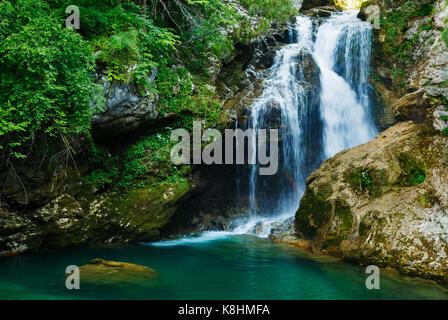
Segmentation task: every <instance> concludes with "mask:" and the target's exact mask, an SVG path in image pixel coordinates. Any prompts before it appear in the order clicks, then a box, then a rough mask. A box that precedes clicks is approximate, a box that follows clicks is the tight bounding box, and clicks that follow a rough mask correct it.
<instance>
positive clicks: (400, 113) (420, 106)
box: [393, 90, 428, 123]
mask: <svg viewBox="0 0 448 320" xmlns="http://www.w3.org/2000/svg"><path fill="white" fill-rule="evenodd" d="M427 108H428V102H427V100H426V97H425V91H424V90H418V91H415V92H412V93H409V94H407V95H405V96H403V97H401V98H400V99H398V100H396V101H395V102H394V103H393V109H394V115H395V118H396V119H397V120H398V121H407V120H412V121H414V122H415V123H423V122H424V121H425V119H426V115H427V112H428V111H427Z"/></svg>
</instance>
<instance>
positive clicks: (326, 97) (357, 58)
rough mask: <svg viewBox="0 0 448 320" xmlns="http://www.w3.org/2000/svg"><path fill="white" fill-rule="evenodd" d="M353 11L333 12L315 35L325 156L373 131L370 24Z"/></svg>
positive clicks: (366, 137) (361, 140)
mask: <svg viewBox="0 0 448 320" xmlns="http://www.w3.org/2000/svg"><path fill="white" fill-rule="evenodd" d="M356 15H357V12H356V11H348V12H344V13H342V14H335V15H333V16H332V17H331V18H329V19H328V20H327V21H326V22H325V23H323V24H322V25H321V26H320V28H319V30H318V32H317V36H316V44H315V48H314V57H315V58H316V61H317V63H318V65H319V67H320V70H321V83H322V91H321V108H320V110H321V116H322V120H323V122H324V126H325V127H324V151H325V155H326V157H327V158H330V157H332V156H334V155H335V154H336V153H338V152H340V151H341V150H344V149H348V148H351V147H354V146H356V145H359V144H362V143H365V142H367V141H369V140H371V139H373V138H374V137H375V135H376V134H377V130H376V128H375V126H374V124H373V121H372V120H371V117H370V110H369V109H370V103H369V100H370V99H369V96H368V90H367V88H368V86H369V84H368V77H369V66H370V53H371V27H370V25H369V24H368V23H365V22H362V21H361V20H359V19H357V18H356Z"/></svg>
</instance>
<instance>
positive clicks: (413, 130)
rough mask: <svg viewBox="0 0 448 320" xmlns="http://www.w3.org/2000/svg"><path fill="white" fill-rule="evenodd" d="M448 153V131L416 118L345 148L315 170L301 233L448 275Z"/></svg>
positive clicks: (378, 261) (314, 246)
mask: <svg viewBox="0 0 448 320" xmlns="http://www.w3.org/2000/svg"><path fill="white" fill-rule="evenodd" d="M447 158H448V139H447V138H446V137H443V136H440V135H435V133H434V131H433V129H431V128H430V127H427V126H423V125H415V124H413V123H412V122H403V123H400V124H398V125H396V126H394V127H392V128H390V129H388V130H387V131H385V132H384V133H382V134H380V135H379V136H378V137H377V138H376V139H375V140H373V141H371V142H368V143H366V144H364V145H361V146H358V147H356V148H353V149H350V150H346V151H343V152H341V153H339V154H338V155H336V156H335V157H334V158H332V159H330V160H328V161H326V162H325V163H324V164H323V165H322V167H321V168H320V169H319V170H317V171H315V172H314V173H313V174H312V175H311V176H310V177H309V178H308V180H307V189H306V192H305V194H304V196H303V198H302V200H301V203H300V209H299V210H298V211H297V214H296V219H295V231H296V234H297V236H296V237H297V238H298V239H300V240H301V241H302V244H303V242H307V243H308V246H309V248H310V249H311V250H314V251H323V252H328V253H331V254H335V255H338V256H341V257H343V258H346V259H349V260H353V261H358V262H360V263H362V264H364V263H366V264H367V263H369V264H375V265H378V266H380V267H394V268H396V269H398V270H400V271H401V272H403V273H405V274H409V275H417V276H420V277H424V278H431V279H435V280H440V281H448V210H447V208H448V194H447V192H446V191H447V190H448V165H447V161H446V159H447ZM290 236H291V234H289V236H288V237H286V239H288V242H291V241H292V240H291V237H290ZM276 238H277V239H280V240H281V239H282V237H281V236H279V235H277V236H276Z"/></svg>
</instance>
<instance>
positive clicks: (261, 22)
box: [0, 0, 297, 188]
mask: <svg viewBox="0 0 448 320" xmlns="http://www.w3.org/2000/svg"><path fill="white" fill-rule="evenodd" d="M145 3H146V4H147V5H146V6H145V5H144V4H145ZM236 4H241V5H242V6H243V7H244V8H246V9H247V10H248V13H249V14H250V15H253V16H256V17H257V19H256V21H258V23H253V20H251V19H248V18H247V17H246V16H244V15H242V14H241V13H238V11H237V10H236V9H235V7H234V6H232V5H229V3H227V2H224V1H223V0H201V1H192V0H173V1H163V2H162V1H160V0H151V1H147V2H143V1H121V0H45V1H44V0H7V1H1V2H0V70H1V73H0V153H1V155H2V165H1V168H0V169H1V170H2V171H3V169H5V167H6V165H5V163H7V162H8V161H9V160H8V159H18V158H19V159H23V158H26V157H27V156H28V155H31V154H36V153H38V152H42V153H48V152H49V151H48V150H51V151H50V153H51V154H49V155H46V154H45V155H44V154H42V155H41V156H42V158H45V157H46V158H51V157H52V156H54V155H55V154H57V153H58V151H59V150H57V149H58V148H61V147H65V148H67V147H68V148H70V147H71V146H67V145H64V143H66V142H67V141H72V140H73V139H75V138H77V137H79V136H80V135H84V136H87V137H90V133H89V129H90V122H91V118H92V115H93V114H94V113H95V112H97V111H98V110H100V109H101V108H102V105H103V98H102V96H103V93H102V90H101V88H100V87H99V86H98V85H97V84H95V77H94V74H95V71H98V70H106V71H107V72H108V80H109V81H116V82H135V83H136V84H137V89H138V91H139V93H140V94H142V95H157V96H158V105H157V112H159V114H161V115H162V116H163V115H164V116H166V117H167V119H171V118H172V119H175V120H173V121H175V122H176V123H175V126H176V127H183V128H187V129H191V126H192V122H193V120H194V119H198V118H199V119H203V120H205V121H206V124H207V126H208V127H216V126H217V125H218V122H219V121H220V118H221V111H222V110H221V104H220V102H219V100H218V99H217V97H216V93H215V92H214V89H213V87H211V86H208V85H207V84H208V83H210V71H211V70H210V69H211V68H215V67H216V64H218V67H219V63H220V62H219V59H223V58H226V57H229V56H230V55H231V52H232V50H234V44H235V43H236V42H246V43H248V42H250V40H251V39H252V38H253V37H256V36H259V35H261V34H262V33H264V32H266V31H267V30H268V28H269V27H270V26H271V23H272V22H273V21H274V20H276V21H278V22H279V23H283V22H285V21H286V20H287V19H289V18H290V17H292V16H293V15H295V14H296V13H297V12H296V9H295V7H294V5H293V1H292V0H280V1H279V0H256V1H247V0H238V1H236ZM69 5H76V6H78V7H79V9H80V30H69V29H67V28H65V25H64V22H65V20H66V18H67V16H68V14H66V13H65V9H66V7H67V6H69ZM95 69H96V70H95ZM151 74H157V76H156V77H155V79H152V80H151V81H149V80H148V79H149V75H151ZM67 136H68V137H69V138H70V139H66V138H65V137H67ZM170 143H171V142H170V141H169V139H168V131H167V130H166V129H161V128H153V131H152V132H150V133H149V134H148V135H147V136H146V137H143V138H142V139H141V140H140V141H139V142H138V143H136V144H135V145H133V146H131V147H129V149H128V150H127V151H126V152H125V153H123V154H120V155H118V156H111V155H110V154H109V152H107V150H101V149H98V148H97V147H96V146H95V145H93V146H92V148H91V150H89V151H88V152H89V153H90V164H91V167H92V168H91V171H90V173H89V174H88V175H87V176H86V177H85V178H84V180H85V181H86V182H88V183H90V184H93V185H96V186H97V187H99V188H109V187H112V186H118V187H122V188H129V187H135V186H139V185H141V184H142V183H146V180H145V178H147V177H148V175H152V176H153V177H158V178H160V179H162V180H164V181H177V180H181V179H183V176H184V175H185V172H183V171H182V170H180V169H177V168H175V167H174V166H172V165H171V162H170V161H169V146H170ZM58 145H59V146H58ZM70 152H71V153H70V154H71V155H72V151H70ZM5 159H6V160H7V161H4V160H5ZM187 169H188V168H187Z"/></svg>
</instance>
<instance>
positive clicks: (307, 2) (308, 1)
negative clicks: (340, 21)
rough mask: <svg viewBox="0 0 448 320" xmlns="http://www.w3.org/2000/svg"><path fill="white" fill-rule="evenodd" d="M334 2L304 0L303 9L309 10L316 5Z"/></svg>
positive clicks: (328, 0) (327, 0) (320, 5)
mask: <svg viewBox="0 0 448 320" xmlns="http://www.w3.org/2000/svg"><path fill="white" fill-rule="evenodd" d="M331 4H333V3H332V1H330V0H302V6H301V9H302V10H309V9H312V8H315V7H322V6H328V5H331Z"/></svg>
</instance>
